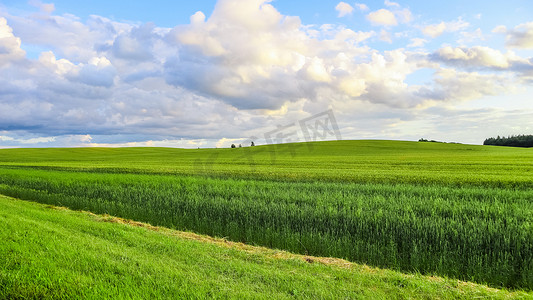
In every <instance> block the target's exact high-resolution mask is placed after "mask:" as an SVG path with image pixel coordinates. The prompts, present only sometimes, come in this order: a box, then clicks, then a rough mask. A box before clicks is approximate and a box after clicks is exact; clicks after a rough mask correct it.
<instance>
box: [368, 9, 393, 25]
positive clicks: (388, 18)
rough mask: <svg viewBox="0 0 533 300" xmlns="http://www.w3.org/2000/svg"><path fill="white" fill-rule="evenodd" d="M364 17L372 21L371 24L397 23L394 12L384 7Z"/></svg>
mask: <svg viewBox="0 0 533 300" xmlns="http://www.w3.org/2000/svg"><path fill="white" fill-rule="evenodd" d="M366 18H367V19H368V20H369V21H370V22H371V23H372V25H384V26H396V25H398V21H397V20H396V17H395V16H394V14H393V13H392V12H391V11H390V10H388V9H384V8H382V9H380V10H377V11H374V12H371V13H369V14H368V15H367V16H366Z"/></svg>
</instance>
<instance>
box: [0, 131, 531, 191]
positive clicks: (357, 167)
mask: <svg viewBox="0 0 533 300" xmlns="http://www.w3.org/2000/svg"><path fill="white" fill-rule="evenodd" d="M0 166H2V167H9V166H15V167H22V166H27V167H31V168H44V169H67V170H85V171H91V172H112V173H116V172H119V173H124V172H128V173H150V174H181V175H208V176H221V177H224V178H227V177H233V178H245V179H250V178H255V179H269V180H284V181H286V180H294V181H302V180H304V181H314V180H320V181H336V182H339V181H342V182H373V183H374V182H386V183H398V182H403V183H421V184H426V183H439V184H452V185H465V184H472V185H481V186H487V185H488V186H505V187H509V186H511V187H522V188H531V187H533V181H532V179H531V178H532V174H533V150H532V149H523V148H510V147H496V146H476V145H462V144H442V143H417V142H401V141H374V140H370V141H366V140H362V141H331V142H315V143H300V144H281V145H267V146H256V147H245V148H236V149H192V150H190V149H172V148H71V149H53V148H47V149H4V150H0Z"/></svg>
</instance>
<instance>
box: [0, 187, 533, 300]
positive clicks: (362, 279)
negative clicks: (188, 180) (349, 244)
mask: <svg viewBox="0 0 533 300" xmlns="http://www.w3.org/2000/svg"><path fill="white" fill-rule="evenodd" d="M132 225H135V226H132ZM0 228H1V230H0V240H1V241H2V242H0V257H2V260H0V298H2V299H4V298H6V299H13V298H40V299H45V298H54V299H72V298H98V299H117V298H134V299H154V298H159V299H160V298H173V299H176V298H231V299H272V298H276V299H289V298H290V299H294V298H297V299H345V298H352V299H353V298H374V299H384V298H387V299H405V298H412V299H457V298H466V299H472V298H490V299H508V298H511V297H512V298H530V297H533V295H532V294H530V293H526V292H521V291H517V292H509V291H506V290H498V289H493V288H488V287H486V286H482V285H477V284H472V283H467V282H462V281H458V280H452V279H443V278H440V277H427V276H422V275H406V274H401V273H398V272H394V271H388V270H382V269H376V268H369V267H367V266H364V265H358V264H353V263H349V262H345V261H341V260H332V261H329V260H328V259H324V258H315V257H309V256H300V255H294V254H291V253H287V252H283V251H277V250H272V249H267V248H260V247H251V246H248V245H243V244H238V243H231V242H227V241H225V240H222V239H213V238H210V237H206V236H200V235H195V234H192V233H184V232H178V231H174V230H170V229H166V228H161V227H153V226H150V225H148V224H143V223H139V222H134V221H129V220H124V219H119V218H114V217H110V216H100V215H95V214H92V213H85V212H75V211H70V210H67V209H63V208H58V207H53V206H48V205H42V204H36V203H31V202H25V201H20V200H16V199H12V198H7V197H4V196H0Z"/></svg>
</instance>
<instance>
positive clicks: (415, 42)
mask: <svg viewBox="0 0 533 300" xmlns="http://www.w3.org/2000/svg"><path fill="white" fill-rule="evenodd" d="M427 42H428V41H427V40H425V39H422V38H412V39H411V43H410V44H409V45H407V47H409V48H419V47H424V45H425V44H426V43H427Z"/></svg>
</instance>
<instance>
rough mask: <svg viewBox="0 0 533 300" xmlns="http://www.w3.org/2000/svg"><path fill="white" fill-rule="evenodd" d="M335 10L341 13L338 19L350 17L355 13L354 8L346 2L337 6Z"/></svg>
mask: <svg viewBox="0 0 533 300" xmlns="http://www.w3.org/2000/svg"><path fill="white" fill-rule="evenodd" d="M335 10H336V11H338V12H339V15H338V17H339V18H342V17H344V16H346V15H350V14H351V13H352V12H353V7H352V6H351V5H350V4H348V3H346V2H339V4H337V6H335Z"/></svg>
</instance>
